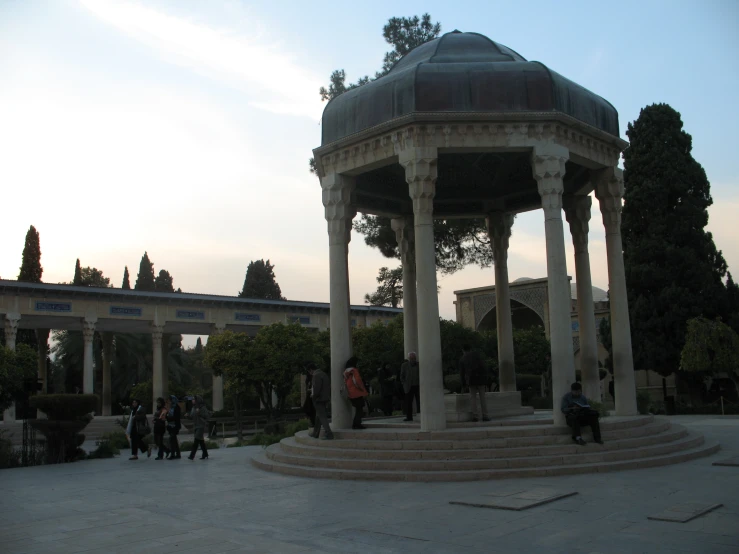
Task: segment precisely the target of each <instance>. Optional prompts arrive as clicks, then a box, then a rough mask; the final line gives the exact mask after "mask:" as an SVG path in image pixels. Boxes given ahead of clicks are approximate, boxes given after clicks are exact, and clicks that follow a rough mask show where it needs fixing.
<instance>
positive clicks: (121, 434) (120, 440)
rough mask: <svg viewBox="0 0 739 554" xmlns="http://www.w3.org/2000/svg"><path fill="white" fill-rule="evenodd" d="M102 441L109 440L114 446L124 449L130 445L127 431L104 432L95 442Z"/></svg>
mask: <svg viewBox="0 0 739 554" xmlns="http://www.w3.org/2000/svg"><path fill="white" fill-rule="evenodd" d="M102 442H108V443H110V445H111V446H112V447H113V448H118V449H124V450H125V449H126V448H128V447H129V446H130V445H129V443H128V438H127V437H126V432H125V431H113V432H111V433H104V434H103V436H101V437H100V440H99V441H98V442H96V443H95V444H100V443H102Z"/></svg>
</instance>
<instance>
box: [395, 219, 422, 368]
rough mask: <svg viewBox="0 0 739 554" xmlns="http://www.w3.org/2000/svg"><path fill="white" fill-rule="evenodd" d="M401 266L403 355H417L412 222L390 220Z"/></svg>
mask: <svg viewBox="0 0 739 554" xmlns="http://www.w3.org/2000/svg"><path fill="white" fill-rule="evenodd" d="M390 224H391V225H392V228H393V231H395V240H397V241H398V250H400V261H401V263H402V264H403V342H404V346H403V347H404V349H405V355H408V353H409V352H416V353H418V302H417V299H416V261H415V260H414V259H413V256H414V248H413V220H412V219H406V218H395V219H393V220H391V222H390Z"/></svg>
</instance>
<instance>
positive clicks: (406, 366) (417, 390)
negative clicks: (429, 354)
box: [400, 352, 421, 421]
mask: <svg viewBox="0 0 739 554" xmlns="http://www.w3.org/2000/svg"><path fill="white" fill-rule="evenodd" d="M400 382H401V383H403V392H404V393H405V419H404V420H403V421H413V399H414V398H415V399H416V410H417V411H418V413H419V414H420V413H421V377H420V368H419V366H418V361H417V359H416V353H415V352H409V353H408V361H407V362H403V365H402V366H400Z"/></svg>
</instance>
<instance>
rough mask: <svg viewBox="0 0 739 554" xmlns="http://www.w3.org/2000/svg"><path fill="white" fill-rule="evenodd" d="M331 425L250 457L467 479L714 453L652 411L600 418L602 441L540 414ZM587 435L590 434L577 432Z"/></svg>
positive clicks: (320, 473)
mask: <svg viewBox="0 0 739 554" xmlns="http://www.w3.org/2000/svg"><path fill="white" fill-rule="evenodd" d="M367 425H368V428H367V429H365V430H361V431H353V430H337V431H335V433H334V435H335V437H336V440H333V441H326V440H320V439H314V438H312V437H310V436H309V435H308V432H307V431H302V432H299V433H298V434H296V435H295V436H294V437H290V438H287V439H284V440H282V441H281V442H280V443H279V444H274V445H272V446H270V447H268V448H267V449H266V450H263V451H262V452H259V453H258V454H257V455H255V456H254V457H253V458H252V463H253V464H254V465H255V466H256V467H259V468H261V469H265V470H268V471H274V472H277V473H283V474H287V475H297V476H304V477H320V478H329V479H366V480H383V481H424V482H431V481H473V480H487V479H501V478H512V477H516V478H518V477H544V476H552V475H568V474H580V473H592V472H607V471H617V470H624V469H638V468H647V467H656V466H661V465H668V464H675V463H679V462H684V461H688V460H692V459H695V458H699V457H702V456H707V455H709V454H713V453H714V452H716V451H717V450H718V449H719V445H718V443H716V442H710V443H706V441H705V440H704V438H703V435H702V434H700V433H697V432H694V431H689V430H687V429H686V428H685V427H683V426H681V425H677V424H671V423H670V421H669V420H668V419H663V418H655V417H653V416H635V417H615V416H611V417H607V418H603V420H602V421H601V429H602V433H603V440H604V441H605V444H604V445H598V444H595V443H589V444H588V445H587V446H578V445H576V444H573V442H572V439H571V437H570V429H569V428H567V427H560V426H554V425H552V422H551V420H546V419H542V418H541V416H540V415H539V414H536V415H534V416H530V417H528V418H527V417H524V418H507V419H500V420H497V421H496V420H494V421H491V422H485V423H457V424H450V428H448V429H446V430H443V431H434V432H423V431H421V430H420V427H419V426H418V424H417V423H416V424H402V423H394V422H390V421H388V422H384V423H382V422H379V423H376V424H372V423H368V424H367ZM584 436H585V438H586V440H589V439H590V436H589V433H588V434H585V435H584Z"/></svg>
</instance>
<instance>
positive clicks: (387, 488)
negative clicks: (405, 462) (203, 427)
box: [0, 416, 739, 554]
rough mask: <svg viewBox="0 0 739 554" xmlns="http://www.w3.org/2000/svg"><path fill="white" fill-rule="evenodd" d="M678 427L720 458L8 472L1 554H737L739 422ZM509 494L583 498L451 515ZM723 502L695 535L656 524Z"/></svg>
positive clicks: (232, 456) (149, 463)
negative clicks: (344, 474)
mask: <svg viewBox="0 0 739 554" xmlns="http://www.w3.org/2000/svg"><path fill="white" fill-rule="evenodd" d="M673 419H674V421H675V422H676V423H680V424H682V425H685V426H688V427H689V428H691V429H694V430H696V431H700V432H702V433H704V434H705V435H706V439H707V440H711V439H714V440H719V441H720V442H721V444H722V450H721V451H720V452H719V453H718V454H715V455H713V456H711V457H708V458H703V459H699V460H696V461H694V462H688V463H685V464H679V465H674V466H667V467H659V468H655V469H645V470H637V471H625V472H618V473H606V474H585V475H582V476H565V477H551V478H537V479H520V480H501V481H483V482H470V483H441V484H424V483H382V482H362V481H338V480H314V479H305V478H297V477H288V476H283V475H277V474H273V473H268V472H262V471H260V470H257V469H255V468H253V467H252V466H251V464H250V463H249V458H250V457H251V456H252V454H253V453H254V452H255V451H257V450H258V448H259V447H246V448H229V449H221V450H214V451H213V452H212V454H211V459H210V460H208V461H200V460H197V459H196V460H195V461H194V462H190V461H188V460H186V459H183V460H181V461H177V462H169V461H155V460H154V458H153V457H152V458H151V459H146V458H142V459H140V460H139V461H137V462H129V461H128V459H127V458H128V456H127V455H126V456H120V457H117V458H113V459H108V460H91V461H85V462H78V463H74V464H65V465H56V466H42V467H35V468H23V469H13V470H5V471H1V472H0V490H1V491H2V494H1V495H0V521H2V523H1V524H0V525H1V527H0V545H2V547H1V548H0V551H1V552H3V553H4V554H13V553H41V552H64V553H73V552H106V553H114V552H125V553H127V554H133V553H136V552H151V553H157V554H164V553H167V552H184V551H193V550H194V551H199V552H205V553H218V552H274V553H281V552H285V553H318V552H342V553H353V552H357V553H360V552H361V553H362V554H367V553H384V552H404V553H423V554H429V553H437V552H438V553H441V552H464V553H490V552H501V553H507V554H510V553H519V552H520V553H529V552H547V553H550V552H551V553H560V552H561V553H568V554H574V553H602V554H606V553H607V554H611V553H613V554H626V553H628V554H637V553H654V552H659V553H681V552H691V553H704V552H705V553H711V554H737V553H739V467H721V466H714V465H712V464H713V462H716V461H721V460H725V459H729V458H733V457H736V456H737V455H739V418H738V417H732V416H726V417H720V416H678V417H675V418H673ZM585 448H587V447H585ZM513 489H516V491H518V490H519V489H520V490H521V491H531V494H530V495H531V496H533V497H536V495H537V494H538V491H542V490H555V491H557V492H561V493H563V494H564V493H568V492H577V493H578V494H575V495H573V496H569V497H567V498H564V499H561V500H556V501H554V502H551V503H548V504H543V505H540V506H537V507H533V508H531V509H528V510H523V511H515V510H498V509H486V508H479V507H470V506H462V505H450V501H454V502H464V503H469V504H480V503H483V504H484V503H488V502H491V501H492V500H493V499H494V498H496V497H500V495H501V494H503V493H506V491H513ZM717 503H720V504H723V506H722V507H720V508H718V509H716V510H713V511H711V512H709V513H707V514H706V515H703V516H701V517H698V518H697V519H694V520H692V521H690V522H688V523H676V522H665V521H652V520H648V519H647V518H648V517H649V516H654V515H658V514H662V513H663V512H665V511H666V510H669V509H670V508H674V507H676V506H680V505H683V506H696V505H714V504H717ZM678 509H680V508H678Z"/></svg>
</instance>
